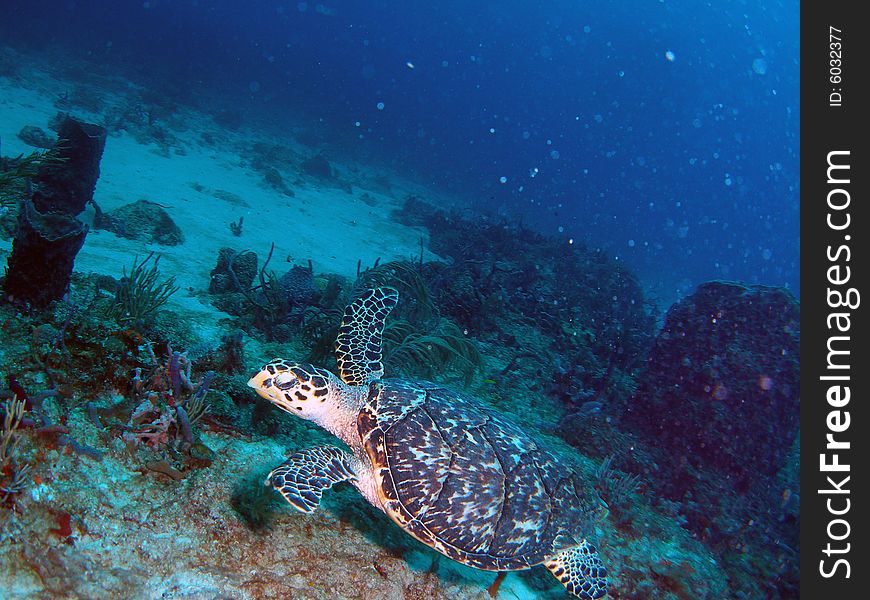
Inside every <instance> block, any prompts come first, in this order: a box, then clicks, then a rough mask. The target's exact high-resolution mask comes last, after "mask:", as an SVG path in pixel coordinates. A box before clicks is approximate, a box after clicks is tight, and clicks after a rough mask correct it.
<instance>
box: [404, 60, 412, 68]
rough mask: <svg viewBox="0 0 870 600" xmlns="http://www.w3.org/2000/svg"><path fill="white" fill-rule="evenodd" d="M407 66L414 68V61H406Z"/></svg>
mask: <svg viewBox="0 0 870 600" xmlns="http://www.w3.org/2000/svg"><path fill="white" fill-rule="evenodd" d="M405 66H406V67H408V68H409V69H413V68H414V63H412V62H411V61H410V60H409V61H408V62H406V63H405Z"/></svg>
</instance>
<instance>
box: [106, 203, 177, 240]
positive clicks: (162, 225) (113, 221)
mask: <svg viewBox="0 0 870 600" xmlns="http://www.w3.org/2000/svg"><path fill="white" fill-rule="evenodd" d="M94 227H95V228H96V229H105V230H106V231H111V232H112V233H114V234H115V235H118V236H120V237H123V238H127V239H130V240H141V241H144V242H148V243H154V244H162V245H164V246H177V245H179V244H182V243H184V235H183V234H182V233H181V228H180V227H179V226H178V225H176V224H175V221H173V220H172V217H170V216H169V213H168V212H166V209H164V208H163V207H162V206H160V205H159V204H157V203H156V202H151V201H150V200H137V201H136V202H132V203H130V204H125V205H124V206H120V207H118V208H116V209H115V210H113V211H109V212H108V213H103V212H102V211H98V212H97V216H96V217H95V219H94Z"/></svg>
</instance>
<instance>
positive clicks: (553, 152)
mask: <svg viewBox="0 0 870 600" xmlns="http://www.w3.org/2000/svg"><path fill="white" fill-rule="evenodd" d="M560 156H561V154H559V151H558V150H551V151H550V158H552V159H553V160H559V157H560Z"/></svg>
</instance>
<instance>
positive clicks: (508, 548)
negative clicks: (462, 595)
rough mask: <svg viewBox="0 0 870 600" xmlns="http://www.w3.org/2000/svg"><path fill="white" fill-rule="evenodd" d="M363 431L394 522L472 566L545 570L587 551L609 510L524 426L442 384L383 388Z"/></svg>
mask: <svg viewBox="0 0 870 600" xmlns="http://www.w3.org/2000/svg"><path fill="white" fill-rule="evenodd" d="M357 424H358V427H359V432H360V436H361V438H362V440H363V444H364V446H365V449H366V452H367V453H368V455H369V457H370V458H371V460H372V463H373V465H374V469H375V477H376V480H377V483H378V485H379V486H380V489H381V492H382V494H383V496H384V507H385V509H386V511H387V514H388V515H390V517H391V518H392V519H393V520H394V521H395V522H396V523H397V524H398V525H399V526H400V527H402V528H403V529H405V530H406V531H407V532H408V533H410V534H411V535H413V536H414V537H416V538H417V539H418V540H420V541H421V542H423V543H425V544H427V545H429V546H431V547H432V548H434V549H436V550H438V551H439V552H441V553H442V554H444V555H445V556H448V557H449V558H452V559H454V560H457V561H459V562H462V563H465V564H468V565H471V566H473V567H477V568H479V569H486V570H499V571H510V570H516V569H525V568H528V567H530V566H533V565H536V564H539V563H541V562H542V561H543V560H544V559H545V558H547V557H548V556H552V555H553V553H554V552H557V551H559V550H561V549H562V548H564V547H566V546H570V545H574V544H579V543H580V542H581V538H578V537H576V536H579V535H580V534H581V533H583V532H586V533H588V532H589V531H590V530H591V529H592V528H593V525H592V522H593V521H594V520H595V519H597V518H598V516H600V512H601V510H602V508H603V507H602V505H601V503H600V502H599V501H598V499H597V497H596V496H595V493H594V490H591V489H590V488H589V486H584V485H583V483H582V481H581V480H580V478H579V477H578V476H577V475H575V473H574V472H573V470H572V469H571V468H570V467H569V465H567V464H564V463H562V462H561V461H560V460H559V459H557V458H556V457H555V456H553V455H552V454H551V453H549V452H547V451H545V450H542V449H541V448H540V447H539V446H538V445H537V444H536V443H535V441H534V440H532V438H530V437H529V436H527V435H526V434H525V433H524V432H523V431H522V430H521V429H519V428H518V427H517V426H516V425H514V424H513V423H511V422H509V421H507V420H505V419H504V418H502V417H501V416H500V415H499V414H498V413H497V412H495V411H493V410H490V409H488V408H486V407H484V406H482V405H481V404H479V403H478V402H476V401H475V400H474V399H473V398H470V397H469V396H466V395H463V394H460V393H457V392H455V391H451V390H448V389H445V388H443V387H440V386H438V385H435V384H432V383H426V382H411V381H402V380H389V379H387V380H382V381H378V382H375V383H373V384H372V387H371V392H370V395H369V400H368V403H367V404H366V406H365V407H364V408H363V410H362V411H361V412H360V415H359V418H358V421H357Z"/></svg>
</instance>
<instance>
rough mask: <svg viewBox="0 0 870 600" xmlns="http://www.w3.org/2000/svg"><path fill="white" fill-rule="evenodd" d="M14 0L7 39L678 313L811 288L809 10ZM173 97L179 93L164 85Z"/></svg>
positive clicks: (783, 5) (684, 4)
mask: <svg viewBox="0 0 870 600" xmlns="http://www.w3.org/2000/svg"><path fill="white" fill-rule="evenodd" d="M474 4H475V3H471V4H469V3H467V2H458V1H455V0H445V1H440V2H436V3H431V2H421V1H418V0H410V1H405V2H383V1H376V2H338V1H335V0H333V1H329V2H325V3H316V2H263V1H256V2H240V1H229V0H223V1H209V0H202V1H189V0H172V1H169V0H139V1H136V2H126V1H113V2H97V1H94V2H73V1H69V2H55V3H33V2H29V1H19V0H7V1H6V2H4V11H3V12H4V15H3V19H2V20H0V35H2V37H3V39H5V40H7V41H8V43H12V44H15V45H19V46H24V47H31V48H34V49H42V48H54V49H61V50H63V51H66V52H72V53H74V54H76V55H80V56H82V57H88V58H91V59H94V60H97V61H99V62H101V63H103V64H104V65H106V66H107V67H108V68H116V69H119V70H126V71H127V72H130V73H131V74H136V75H137V76H140V77H150V78H153V80H154V81H160V82H161V85H162V88H161V89H163V90H170V91H171V93H172V94H177V97H178V98H179V99H182V100H183V99H188V100H189V99H194V98H195V99H197V100H199V101H203V102H211V103H212V105H213V106H214V107H215V110H217V109H219V108H220V107H224V108H233V109H238V110H240V111H243V112H244V114H245V115H246V116H248V118H249V119H250V118H251V117H252V115H258V116H259V117H260V118H262V119H263V121H264V122H269V123H270V124H272V125H273V126H275V127H281V126H282V125H283V124H284V123H285V122H286V123H289V122H291V121H294V122H298V119H299V118H300V116H304V117H305V118H307V119H309V120H311V121H312V122H317V123H319V125H320V126H321V127H322V128H323V130H324V131H326V132H328V136H329V138H330V140H331V142H332V143H333V144H338V145H340V146H341V148H342V149H343V150H344V151H345V152H346V153H347V154H348V155H349V156H350V155H352V156H355V157H364V158H365V159H367V160H369V161H370V162H371V163H373V164H385V165H388V166H389V167H390V168H392V169H395V170H398V171H401V172H404V173H405V174H406V175H409V176H413V177H416V178H418V179H420V180H422V181H424V182H426V183H427V184H428V185H430V186H432V187H433V188H437V189H439V190H441V191H444V192H447V193H448V194H446V195H448V196H449V197H452V198H455V201H456V203H458V204H459V205H462V206H471V207H474V208H475V209H477V210H479V211H481V212H488V213H493V214H506V215H511V216H514V217H517V218H520V219H522V220H523V222H524V223H526V224H528V225H531V226H534V227H535V228H539V229H540V230H541V231H543V232H546V233H552V234H557V235H563V236H564V237H565V238H566V239H577V240H584V241H586V242H587V243H588V244H589V245H590V246H593V247H600V248H603V249H605V250H606V251H607V252H608V253H609V254H610V255H611V256H614V257H616V258H618V259H619V260H621V261H625V262H626V263H627V264H629V265H630V266H631V267H632V268H633V269H634V270H635V271H636V272H637V273H638V275H639V277H640V279H641V281H642V282H643V283H644V284H645V286H646V287H647V288H648V291H649V293H650V295H651V296H652V297H654V298H655V297H657V298H659V299H660V300H661V301H662V302H661V303H662V305H663V307H664V306H666V305H667V304H668V303H670V301H672V300H674V299H676V298H677V297H679V296H682V295H684V294H686V293H689V292H691V291H692V289H694V286H695V285H697V284H698V283H700V282H702V281H705V280H709V279H717V278H721V279H733V280H741V281H746V282H752V283H764V284H770V285H782V286H787V287H789V288H791V289H792V290H793V291H794V292H795V293H797V291H798V287H799V275H798V261H799V237H798V223H799V221H798V208H799V204H798V194H799V183H798V166H799V161H798V147H799V129H798V122H799V112H800V106H799V98H798V67H799V60H798V50H799V40H798V3H797V2H779V3H767V2H758V1H748V2H733V3H713V4H712V5H708V4H706V3H704V4H702V3H698V2H692V1H688V0H684V1H667V2H664V1H661V2H648V1H640V0H632V1H629V2H618V3H590V2H569V1H565V0H559V1H554V2H548V3H530V2H516V1H503V2H498V3H494V2H493V3H478V4H484V5H483V6H475V5H474ZM166 93H169V92H166Z"/></svg>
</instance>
